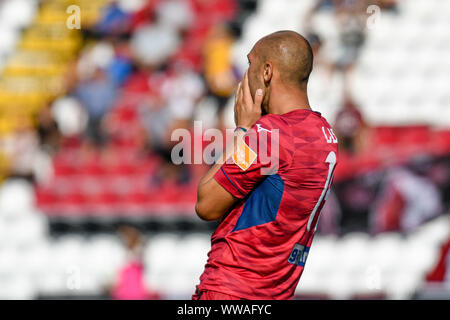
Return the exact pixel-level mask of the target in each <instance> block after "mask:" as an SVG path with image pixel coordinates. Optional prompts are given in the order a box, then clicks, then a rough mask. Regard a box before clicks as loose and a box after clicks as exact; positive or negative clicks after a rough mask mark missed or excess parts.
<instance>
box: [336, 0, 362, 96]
mask: <svg viewBox="0 0 450 320" xmlns="http://www.w3.org/2000/svg"><path fill="white" fill-rule="evenodd" d="M366 9H367V1H356V0H342V1H339V2H338V7H337V8H336V20H337V23H338V29H339V39H338V44H339V46H338V48H337V50H338V51H337V55H336V60H335V61H334V63H335V65H334V67H335V68H336V69H337V70H338V71H341V72H342V73H343V75H344V88H345V89H344V90H347V89H348V88H349V84H348V77H349V74H350V72H351V71H352V70H353V68H354V66H355V63H356V60H357V59H358V57H359V54H360V51H361V48H362V46H363V44H364V42H365V39H366V35H365V27H366V18H367V17H366Z"/></svg>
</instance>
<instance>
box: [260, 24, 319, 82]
mask: <svg viewBox="0 0 450 320" xmlns="http://www.w3.org/2000/svg"><path fill="white" fill-rule="evenodd" d="M252 51H253V53H254V55H255V56H256V57H257V59H258V60H259V61H260V62H261V63H263V64H264V63H267V62H270V63H272V64H273V65H274V68H277V69H278V71H279V74H280V80H281V81H282V82H283V83H284V84H285V85H289V86H299V87H302V88H303V87H304V88H306V84H307V82H308V79H309V75H310V74H311V71H312V67H313V52H312V48H311V46H310V44H309V42H308V41H307V40H306V39H305V38H304V37H303V36H301V35H300V34H298V33H297V32H294V31H278V32H275V33H272V34H270V35H268V36H266V37H264V38H262V39H261V40H259V41H258V42H257V43H256V44H255V46H254V48H253V50H252Z"/></svg>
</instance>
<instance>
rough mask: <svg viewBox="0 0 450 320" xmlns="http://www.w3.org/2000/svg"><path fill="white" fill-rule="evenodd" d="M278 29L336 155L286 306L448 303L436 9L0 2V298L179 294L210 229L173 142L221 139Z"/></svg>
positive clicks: (202, 256)
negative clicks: (294, 52)
mask: <svg viewBox="0 0 450 320" xmlns="http://www.w3.org/2000/svg"><path fill="white" fill-rule="evenodd" d="M283 29H291V30H295V31H298V32H300V33H302V34H303V35H305V37H307V38H308V39H309V41H310V42H311V45H312V46H313V48H314V52H315V65H314V71H313V73H312V76H311V79H310V84H309V95H310V102H311V105H312V106H313V109H314V110H317V111H320V112H322V113H323V114H324V116H325V117H326V118H327V119H328V121H329V122H330V123H331V124H332V125H333V127H334V130H335V132H336V133H337V135H338V137H339V142H340V163H339V165H338V166H337V171H336V174H335V185H334V188H333V189H332V193H331V194H330V196H329V198H328V201H327V204H326V206H325V208H324V209H323V212H322V214H321V219H320V225H319V228H318V233H317V235H316V238H315V240H314V242H313V245H312V250H311V253H310V255H309V257H308V263H307V264H306V269H305V271H304V274H303V276H302V278H301V280H300V284H299V286H298V288H297V291H296V295H295V298H296V299H311V298H313V299H429V298H443V299H449V298H450V253H449V252H450V232H449V231H450V228H449V227H450V221H449V214H448V213H449V211H450V210H449V195H450V191H449V182H450V90H449V88H448V85H449V81H448V80H449V74H450V33H449V32H448V30H450V1H445V0H397V1H395V0H379V1H377V0H372V1H364V0H361V1H350V0H348V1H345V0H328V1H327V0H276V1H275V0H259V1H258V0H242V1H238V0H118V1H111V0H71V1H66V0H46V1H43V0H42V1H39V0H0V298H3V299H91V298H92V299H190V297H191V295H192V293H193V292H194V290H195V285H196V284H198V282H199V276H200V274H201V273H202V271H203V267H204V264H205V262H206V259H207V253H208V251H209V249H210V236H211V234H212V232H213V231H214V230H215V228H216V227H217V223H215V222H204V221H201V220H200V219H199V218H197V216H196V214H195V211H194V203H195V199H196V186H197V182H198V180H199V179H200V177H201V176H202V174H203V173H204V172H205V171H206V170H207V169H208V167H207V166H206V165H179V166H176V165H174V164H173V163H172V161H171V158H170V153H171V148H172V146H173V145H174V144H175V143H177V142H172V141H171V139H170V136H171V133H172V131H173V130H174V129H175V128H186V129H188V130H190V131H192V132H193V121H194V120H201V121H202V125H203V130H206V129H207V128H220V129H221V130H225V129H226V128H234V123H233V97H232V95H233V91H234V89H235V86H236V84H237V83H238V82H239V81H240V79H241V77H242V75H243V73H244V72H245V70H246V68H247V59H246V55H247V53H248V52H249V51H250V49H251V48H252V46H253V45H254V43H255V42H256V41H257V40H258V39H259V38H261V37H262V36H265V35H267V34H269V33H271V32H274V31H277V30H283Z"/></svg>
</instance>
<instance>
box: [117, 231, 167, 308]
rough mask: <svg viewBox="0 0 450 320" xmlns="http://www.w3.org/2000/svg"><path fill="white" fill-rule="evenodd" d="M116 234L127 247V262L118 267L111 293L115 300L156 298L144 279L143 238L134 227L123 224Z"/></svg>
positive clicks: (156, 295)
mask: <svg viewBox="0 0 450 320" xmlns="http://www.w3.org/2000/svg"><path fill="white" fill-rule="evenodd" d="M118 235H119V237H120V238H121V239H122V241H123V243H124V245H125V247H126V249H127V251H128V252H127V262H126V263H125V265H124V266H123V267H122V268H121V269H120V271H119V274H118V278H117V282H116V283H115V285H114V287H113V289H112V291H111V295H112V298H113V299H116V300H144V299H158V298H159V296H158V294H156V293H154V292H151V291H150V290H148V288H147V287H146V284H145V280H144V273H145V272H144V269H145V267H144V263H143V262H142V249H143V247H144V240H143V237H142V235H141V233H140V232H139V230H137V229H136V228H134V227H131V226H128V225H124V226H121V227H120V228H119V229H118Z"/></svg>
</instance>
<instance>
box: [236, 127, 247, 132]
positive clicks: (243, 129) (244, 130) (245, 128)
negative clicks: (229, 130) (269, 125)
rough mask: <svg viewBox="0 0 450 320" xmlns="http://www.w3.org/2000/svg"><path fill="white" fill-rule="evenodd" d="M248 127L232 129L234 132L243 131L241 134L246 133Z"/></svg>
mask: <svg viewBox="0 0 450 320" xmlns="http://www.w3.org/2000/svg"><path fill="white" fill-rule="evenodd" d="M248 129H249V128H248V127H244V126H237V127H236V129H234V132H237V131H243V132H247V131H248Z"/></svg>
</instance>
